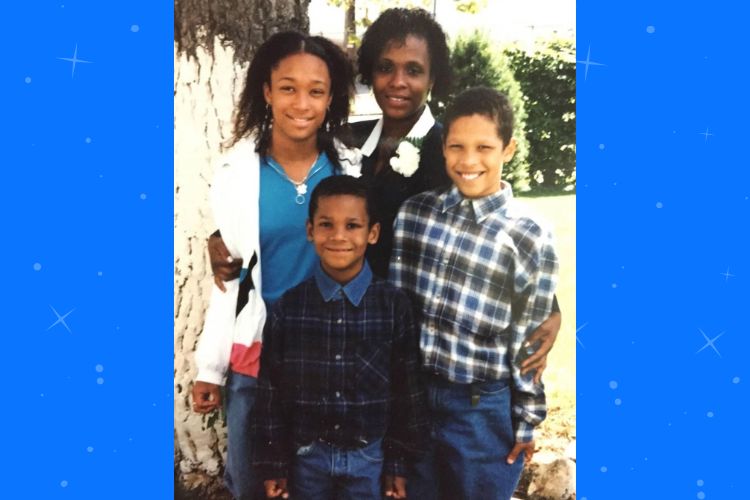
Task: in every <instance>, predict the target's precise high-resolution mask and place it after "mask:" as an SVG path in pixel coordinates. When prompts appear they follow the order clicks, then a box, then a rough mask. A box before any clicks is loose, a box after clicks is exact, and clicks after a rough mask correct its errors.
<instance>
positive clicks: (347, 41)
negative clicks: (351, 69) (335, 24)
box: [344, 0, 357, 61]
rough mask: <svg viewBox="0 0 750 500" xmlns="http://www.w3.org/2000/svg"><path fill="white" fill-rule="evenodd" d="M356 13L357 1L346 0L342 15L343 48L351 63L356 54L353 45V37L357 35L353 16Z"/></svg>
mask: <svg viewBox="0 0 750 500" xmlns="http://www.w3.org/2000/svg"><path fill="white" fill-rule="evenodd" d="M356 11H357V1H356V0H348V2H347V3H346V13H345V14H344V47H346V53H347V54H348V55H349V58H350V59H351V60H352V61H354V60H356V58H355V57H354V56H355V55H356V52H357V48H356V46H355V43H354V40H355V37H356V35H357V25H356V16H355V14H356Z"/></svg>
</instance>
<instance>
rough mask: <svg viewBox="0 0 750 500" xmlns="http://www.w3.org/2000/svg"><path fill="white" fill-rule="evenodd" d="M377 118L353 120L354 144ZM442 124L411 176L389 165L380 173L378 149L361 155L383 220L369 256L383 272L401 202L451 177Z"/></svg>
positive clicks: (362, 140) (432, 133)
mask: <svg viewBox="0 0 750 500" xmlns="http://www.w3.org/2000/svg"><path fill="white" fill-rule="evenodd" d="M376 123H377V120H367V121H364V122H357V123H353V124H351V129H352V134H353V139H354V146H356V147H359V148H361V147H362V146H363V145H364V143H365V141H366V140H367V138H368V137H369V136H370V133H371V132H372V129H373V128H374V127H375V124H376ZM442 131H443V126H442V125H441V124H440V123H438V122H435V124H434V125H433V126H432V128H431V129H430V131H429V132H428V133H427V135H425V137H424V140H423V142H422V147H421V149H420V156H419V168H418V169H417V171H416V172H414V175H412V176H411V177H404V176H403V175H401V174H398V173H396V172H394V171H393V170H392V169H391V166H390V165H386V166H385V167H384V168H383V169H382V170H381V171H380V172H378V174H377V175H376V174H375V172H374V169H375V154H376V152H377V150H376V151H375V152H373V156H371V157H368V156H364V157H363V158H362V178H363V179H364V180H365V181H366V182H367V183H368V185H369V186H370V189H371V191H372V195H373V196H372V198H373V199H374V201H375V206H376V214H377V216H378V220H379V222H380V239H379V240H378V243H377V244H375V245H371V246H370V247H369V248H368V250H367V260H368V261H369V263H370V267H371V268H372V271H373V272H374V273H375V274H377V275H379V276H381V277H387V276H388V263H389V260H390V258H391V249H392V248H393V221H394V220H395V218H396V215H397V214H398V209H399V207H401V204H402V203H403V202H404V201H405V200H406V199H407V198H410V197H412V196H414V195H415V194H418V193H421V192H423V191H427V190H429V189H436V188H444V187H447V186H449V185H450V183H451V181H450V178H449V177H448V175H447V174H446V173H445V158H444V157H443V139H442Z"/></svg>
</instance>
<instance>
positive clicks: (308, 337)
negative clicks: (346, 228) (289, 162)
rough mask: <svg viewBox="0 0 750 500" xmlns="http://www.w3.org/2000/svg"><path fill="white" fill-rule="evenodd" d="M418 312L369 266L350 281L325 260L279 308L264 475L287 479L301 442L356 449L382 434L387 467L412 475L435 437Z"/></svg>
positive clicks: (260, 406)
mask: <svg viewBox="0 0 750 500" xmlns="http://www.w3.org/2000/svg"><path fill="white" fill-rule="evenodd" d="M412 311H413V308H412V306H411V303H410V302H409V299H408V298H407V296H406V294H405V293H404V292H403V291H401V290H398V289H397V288H395V287H393V286H392V285H390V284H389V283H387V282H386V281H383V280H380V279H373V275H372V271H371V270H370V267H369V265H368V264H367V263H365V264H364V267H363V268H362V271H361V272H360V273H359V274H358V275H357V276H356V277H355V278H354V279H353V280H352V281H350V282H349V283H347V284H346V285H345V286H343V287H342V286H341V285H339V284H338V283H337V282H336V281H334V280H333V279H331V278H330V277H329V276H328V275H326V274H325V273H324V272H323V271H322V270H321V269H320V266H318V267H317V269H316V273H315V275H314V276H313V277H312V278H310V279H308V280H306V281H304V282H302V283H301V284H300V285H297V286H296V287H294V288H292V289H291V290H289V291H288V292H286V293H285V294H284V295H283V296H282V298H281V299H280V300H279V301H278V302H277V303H276V304H275V305H274V308H273V312H272V313H271V315H270V317H269V318H268V320H267V322H266V326H265V330H264V332H263V350H262V354H261V362H260V373H259V375H258V392H257V399H256V403H255V410H256V412H255V418H256V422H255V435H256V440H255V444H256V454H255V457H254V460H253V462H254V464H255V465H256V467H258V468H259V470H260V473H261V475H262V478H263V479H271V478H281V477H287V476H288V468H289V463H290V460H291V458H292V457H293V456H294V453H295V452H296V450H297V448H298V447H300V446H305V445H309V444H310V443H312V442H314V441H318V440H322V441H325V442H327V443H329V444H332V445H333V446H337V447H340V448H344V449H356V448H360V447H363V446H366V445H367V444H368V443H371V442H373V441H375V440H377V439H381V438H382V439H383V450H384V454H385V469H384V473H386V474H393V475H400V476H404V475H405V472H404V470H405V461H406V459H412V458H416V457H417V456H418V455H421V454H422V452H423V451H424V450H425V448H426V443H427V439H428V436H429V431H428V427H427V417H426V413H425V409H426V404H425V400H424V393H423V391H422V388H421V385H420V384H419V380H418V378H419V340H418V338H419V337H418V334H417V328H418V327H417V324H416V322H415V320H414V317H413V313H412Z"/></svg>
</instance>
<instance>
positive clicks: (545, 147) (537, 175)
mask: <svg viewBox="0 0 750 500" xmlns="http://www.w3.org/2000/svg"><path fill="white" fill-rule="evenodd" d="M504 54H505V56H506V58H507V60H508V61H509V62H510V66H511V68H512V69H513V73H514V75H515V77H516V79H517V80H518V82H519V83H520V84H521V90H522V91H523V94H524V99H525V104H526V110H527V111H528V116H527V120H526V137H527V138H528V143H529V147H530V150H529V156H528V161H529V164H530V165H531V178H532V186H544V187H554V188H560V187H563V186H575V171H576V144H575V142H576V80H575V71H576V64H575V49H574V47H573V43H572V42H570V41H567V40H551V41H546V42H540V43H538V44H537V46H536V48H535V50H534V52H533V53H527V52H525V51H524V50H521V49H519V48H509V49H506V50H505V51H504Z"/></svg>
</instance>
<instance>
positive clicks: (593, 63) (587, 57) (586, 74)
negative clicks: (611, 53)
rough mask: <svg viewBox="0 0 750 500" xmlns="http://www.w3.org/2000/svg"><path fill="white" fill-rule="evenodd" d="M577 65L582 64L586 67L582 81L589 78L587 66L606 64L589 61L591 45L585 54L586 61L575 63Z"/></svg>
mask: <svg viewBox="0 0 750 500" xmlns="http://www.w3.org/2000/svg"><path fill="white" fill-rule="evenodd" d="M576 63H577V64H584V65H585V66H586V70H585V71H584V73H583V79H584V80H586V78H588V76H589V66H606V64H602V63H598V62H594V61H592V60H591V45H589V51H588V52H587V53H586V60H585V61H576Z"/></svg>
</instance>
